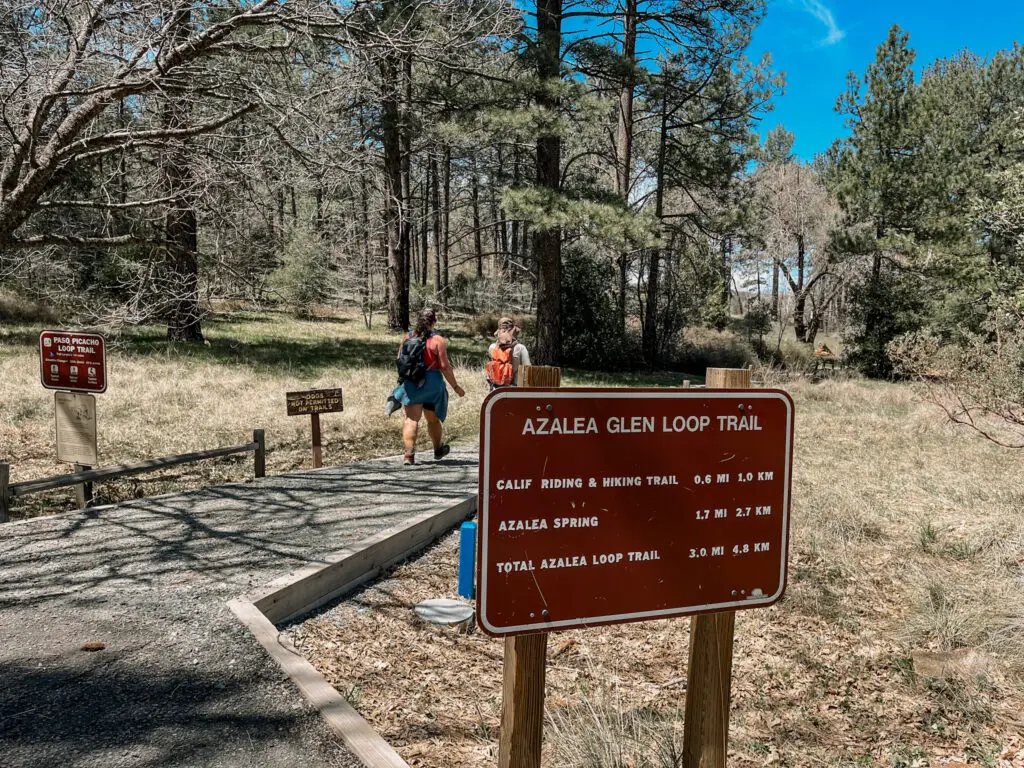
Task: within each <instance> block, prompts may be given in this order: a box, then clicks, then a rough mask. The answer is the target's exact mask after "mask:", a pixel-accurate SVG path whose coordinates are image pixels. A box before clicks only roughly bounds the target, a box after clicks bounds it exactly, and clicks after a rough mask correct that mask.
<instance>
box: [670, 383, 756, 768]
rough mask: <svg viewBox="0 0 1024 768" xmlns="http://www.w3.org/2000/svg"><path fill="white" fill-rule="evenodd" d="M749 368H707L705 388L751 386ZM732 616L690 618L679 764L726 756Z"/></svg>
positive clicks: (718, 764)
mask: <svg viewBox="0 0 1024 768" xmlns="http://www.w3.org/2000/svg"><path fill="white" fill-rule="evenodd" d="M750 373H751V372H750V369H749V368H708V369H707V372H706V375H705V379H704V383H705V386H706V387H707V388H708V389H746V388H748V387H750ZM735 627H736V612H735V611H721V612H720V613H706V614H704V615H701V616H694V617H693V618H692V619H690V663H689V669H688V672H687V682H686V708H685V713H684V715H683V716H684V718H685V719H684V720H683V762H684V765H691V766H695V768H696V767H699V768H724V767H725V761H726V755H727V754H728V752H729V702H730V701H731V696H732V644H733V637H734V630H735Z"/></svg>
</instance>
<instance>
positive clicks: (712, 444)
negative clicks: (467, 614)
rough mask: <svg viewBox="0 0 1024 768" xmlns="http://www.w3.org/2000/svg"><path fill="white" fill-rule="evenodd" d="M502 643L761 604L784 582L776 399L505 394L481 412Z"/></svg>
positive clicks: (483, 480)
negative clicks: (510, 638)
mask: <svg viewBox="0 0 1024 768" xmlns="http://www.w3.org/2000/svg"><path fill="white" fill-rule="evenodd" d="M480 442H481V447H482V451H483V455H482V460H481V462H480V536H479V555H480V556H479V558H478V568H479V575H478V579H479V582H478V583H479V584H480V599H479V601H478V603H477V612H478V619H479V623H480V626H481V627H482V628H483V629H484V631H485V632H487V633H489V634H493V635H517V634H524V633H530V632H547V631H551V630H557V629H568V628H571V627H584V626H595V625H599V624H610V623H618V622H625V621H642V620H646V619H654V618H664V617H668V616H681V615H688V614H695V613H704V612H711V611H723V610H737V609H742V608H754V607H759V606H767V605H770V604H772V603H774V602H775V601H777V600H778V599H779V598H780V597H781V596H782V593H783V590H784V588H785V583H786V554H787V544H788V538H789V536H788V527H789V526H788V522H789V489H790V461H791V454H792V445H793V402H792V400H791V399H790V397H789V395H787V394H786V393H785V392H782V391H779V390H764V389H757V390H728V391H721V390H719V391H715V390H704V391H699V390H696V391H695V390H692V389H678V390H664V389H662V390H635V389H634V390H623V389H618V390H601V389H577V390H572V389H562V390H557V391H539V390H535V391H530V390H524V389H511V388H510V389H499V390H496V391H495V392H493V393H492V394H491V395H489V396H488V398H487V400H485V402H484V405H483V410H482V414H481V440H480Z"/></svg>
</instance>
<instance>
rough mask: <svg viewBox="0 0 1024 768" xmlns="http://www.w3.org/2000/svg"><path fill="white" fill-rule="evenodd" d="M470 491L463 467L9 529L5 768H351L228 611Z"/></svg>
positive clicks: (274, 485)
mask: <svg viewBox="0 0 1024 768" xmlns="http://www.w3.org/2000/svg"><path fill="white" fill-rule="evenodd" d="M476 478H477V464H476V453H475V450H467V451H461V452H459V451H456V452H453V453H452V454H451V456H449V457H448V458H447V459H445V460H444V461H443V462H442V463H441V464H439V465H432V464H429V463H428V464H423V465H417V466H416V467H414V468H408V469H403V468H402V467H401V466H400V464H399V462H398V460H395V459H389V460H380V461H373V462H363V463H360V464H353V465H349V466H346V467H341V468H335V469H324V470H318V471H314V472H303V473H294V474H288V475H280V476H277V477H271V478H266V479H264V480H260V481H257V482H254V483H250V484H245V485H231V486H222V487H218V488H210V489H207V490H204V491H200V492H194V493H187V494H180V495H173V496H165V497H161V498H152V499H144V500H140V501H137V502H133V503H131V504H124V505H119V506H116V507H106V508H97V509H93V510H87V511H85V512H80V513H71V514H66V515H60V516H57V517H49V518H39V519H34V520H29V521H26V522H23V523H12V524H9V525H6V526H3V527H2V528H0V574H2V576H0V638H3V640H2V642H0V680H2V681H3V684H2V686H0V766H2V768H36V766H38V767H39V768H53V766H61V768H64V767H65V766H76V767H77V766H81V767H82V768H92V767H93V766H95V767H96V768H99V767H100V766H103V768H111V767H114V766H182V767H184V766H190V767H192V766H195V767H197V768H198V767H206V766H209V767H210V768H213V767H214V766H216V767H217V768H241V767H242V766H261V767H263V766H270V767H276V766H281V767H282V768H291V767H292V766H295V767H296V768H298V766H303V768H307V767H308V768H320V767H321V766H339V767H341V768H349V766H358V765H359V763H358V761H357V760H355V758H353V757H352V756H351V755H349V754H348V753H347V752H346V750H345V749H344V748H343V747H342V746H341V745H340V744H339V743H337V741H336V740H335V739H334V738H333V737H332V735H331V734H330V732H329V731H328V729H327V727H326V726H325V725H324V724H323V723H322V721H321V720H320V718H319V716H318V715H317V714H316V712H315V711H314V710H312V709H311V708H310V707H309V706H308V705H307V704H306V703H305V701H304V700H303V699H302V698H301V696H300V695H299V693H298V692H297V691H296V690H295V688H294V686H293V685H292V684H291V683H290V681H289V680H287V678H285V677H284V675H283V673H282V672H281V671H280V670H279V669H278V667H277V666H276V665H275V664H274V663H273V661H272V660H271V659H270V658H269V657H267V656H266V655H265V654H264V652H263V651H262V650H261V649H260V648H259V646H258V644H257V643H256V642H255V640H253V639H252V638H251V637H250V636H249V635H248V632H247V630H245V629H244V628H243V627H242V626H241V624H239V623H238V622H237V620H236V619H235V618H234V616H233V615H232V614H231V612H230V611H229V610H228V608H227V606H226V604H225V603H226V601H227V600H230V599H231V598H234V597H237V596H239V595H241V594H244V593H246V592H248V591H250V590H252V589H254V588H255V587H259V586H261V585H263V584H265V583H267V582H269V581H270V580H272V579H274V578H276V577H278V576H280V575H281V574H282V573H283V572H285V571H287V570H289V569H292V568H297V567H302V566H306V565H308V564H310V563H316V562H319V561H321V560H322V558H323V556H324V555H325V554H326V553H328V552H331V551H333V550H336V549H339V548H341V547H344V546H347V545H349V544H351V543H354V542H355V541H358V540H359V539H362V538H364V537H366V536H369V535H372V534H374V533H376V532H378V531H380V530H382V529H384V528H386V527H390V526H392V525H396V524H398V523H400V522H401V521H402V520H403V519H405V518H407V517H409V516H412V515H415V514H419V513H422V512H424V511H426V510H428V509H430V508H433V507H437V508H441V507H444V506H447V505H450V504H452V503H455V502H457V501H461V500H462V499H464V498H465V497H466V496H468V495H471V494H473V493H475V492H476ZM86 643H103V644H104V646H105V647H104V648H103V649H102V650H98V651H92V652H90V651H85V650H82V647H83V645H84V644H86Z"/></svg>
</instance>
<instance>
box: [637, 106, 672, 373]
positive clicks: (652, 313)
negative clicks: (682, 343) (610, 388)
mask: <svg viewBox="0 0 1024 768" xmlns="http://www.w3.org/2000/svg"><path fill="white" fill-rule="evenodd" d="M667 150H668V89H667V88H666V89H664V90H663V91H662V99H661V131H660V132H659V140H658V167H657V168H656V169H655V172H656V174H657V177H656V181H655V193H654V216H655V219H657V221H658V224H659V226H660V225H661V217H662V215H663V214H664V212H665V155H666V153H667ZM660 268H661V249H660V248H659V247H657V246H655V247H654V248H653V249H652V250H651V258H650V262H649V264H648V265H647V307H646V312H645V317H644V328H643V337H642V338H641V347H642V348H643V353H644V360H645V361H646V363H647V365H648V366H649V367H651V368H653V367H654V366H656V365H657V364H658V349H659V344H658V282H659V278H660Z"/></svg>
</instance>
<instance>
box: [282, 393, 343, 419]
mask: <svg viewBox="0 0 1024 768" xmlns="http://www.w3.org/2000/svg"><path fill="white" fill-rule="evenodd" d="M285 399H286V400H287V404H288V415H289V416H309V415H310V414H313V413H337V412H338V411H343V410H345V409H344V407H343V403H342V397H341V389H310V390H306V391H305V392H286V393H285Z"/></svg>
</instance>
